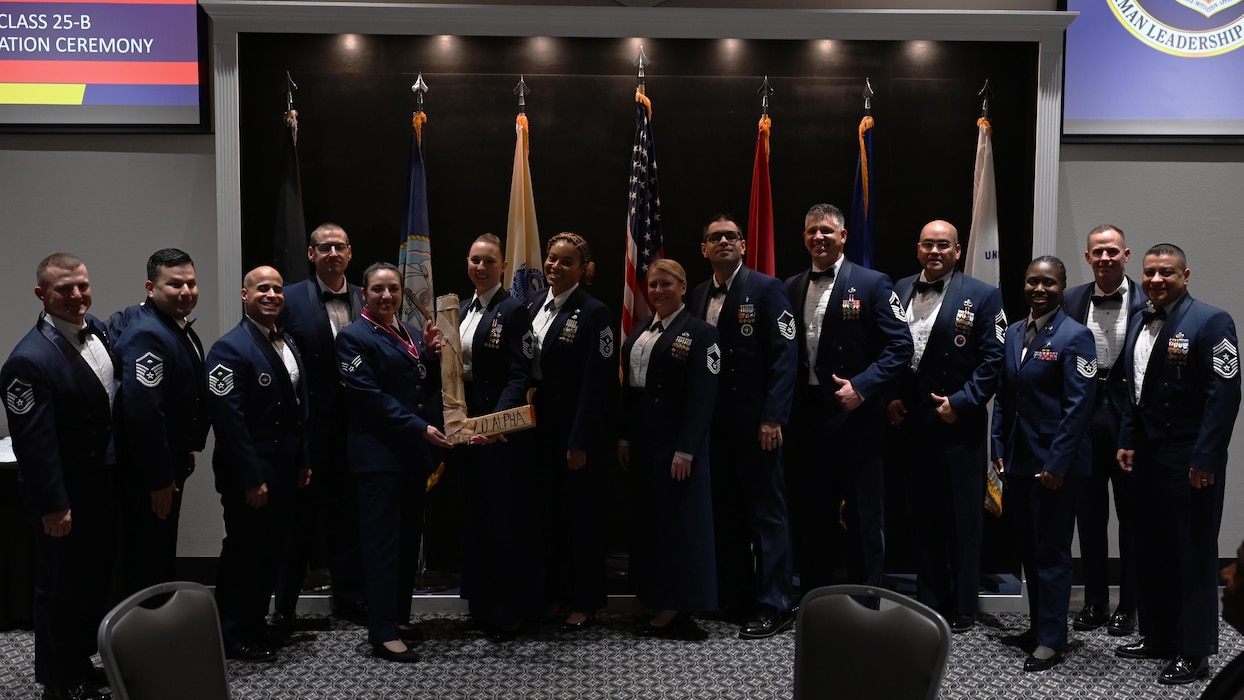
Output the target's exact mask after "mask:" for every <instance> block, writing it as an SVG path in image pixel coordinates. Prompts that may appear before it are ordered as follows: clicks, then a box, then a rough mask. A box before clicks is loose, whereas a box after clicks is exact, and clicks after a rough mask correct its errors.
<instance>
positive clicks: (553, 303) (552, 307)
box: [544, 299, 557, 311]
mask: <svg viewBox="0 0 1244 700" xmlns="http://www.w3.org/2000/svg"><path fill="white" fill-rule="evenodd" d="M544 310H545V311H556V310H557V300H556V299H549V303H547V304H545V305H544Z"/></svg>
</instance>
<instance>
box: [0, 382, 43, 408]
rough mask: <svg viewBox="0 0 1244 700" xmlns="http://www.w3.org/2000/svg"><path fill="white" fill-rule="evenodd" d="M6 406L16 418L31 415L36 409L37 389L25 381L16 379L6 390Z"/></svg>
mask: <svg viewBox="0 0 1244 700" xmlns="http://www.w3.org/2000/svg"><path fill="white" fill-rule="evenodd" d="M4 405H5V406H7V407H8V409H9V412H10V413H12V414H13V415H15V416H22V415H25V414H27V413H30V409H32V408H34V407H35V388H34V387H33V386H31V385H30V382H28V381H26V380H24V379H17V378H14V379H13V381H11V382H9V385H8V386H7V387H5V389H4Z"/></svg>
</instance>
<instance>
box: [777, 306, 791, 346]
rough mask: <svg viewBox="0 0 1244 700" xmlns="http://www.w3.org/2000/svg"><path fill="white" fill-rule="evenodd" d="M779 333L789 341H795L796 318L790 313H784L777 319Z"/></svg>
mask: <svg viewBox="0 0 1244 700" xmlns="http://www.w3.org/2000/svg"><path fill="white" fill-rule="evenodd" d="M777 327H778V332H779V333H781V334H782V337H783V338H785V339H787V340H794V339H795V316H794V314H792V313H791V312H789V311H783V312H782V314H781V315H780V316H778V318H777Z"/></svg>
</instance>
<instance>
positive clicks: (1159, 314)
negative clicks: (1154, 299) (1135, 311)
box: [1140, 309, 1166, 326]
mask: <svg viewBox="0 0 1244 700" xmlns="http://www.w3.org/2000/svg"><path fill="white" fill-rule="evenodd" d="M1140 318H1141V321H1143V322H1144V324H1145V325H1146V326H1147V325H1149V324H1150V323H1151V322H1153V321H1165V320H1166V309H1152V310H1151V309H1145V310H1144V311H1141V312H1140Z"/></svg>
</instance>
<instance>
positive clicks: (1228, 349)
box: [1213, 338, 1240, 379]
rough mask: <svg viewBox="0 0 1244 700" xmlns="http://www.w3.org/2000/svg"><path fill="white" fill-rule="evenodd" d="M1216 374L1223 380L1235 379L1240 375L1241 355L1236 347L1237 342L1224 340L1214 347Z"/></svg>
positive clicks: (1228, 339)
mask: <svg viewBox="0 0 1244 700" xmlns="http://www.w3.org/2000/svg"><path fill="white" fill-rule="evenodd" d="M1213 357H1214V374H1217V375H1218V376H1220V377H1222V378H1223V379H1235V377H1236V375H1237V374H1239V373H1240V354H1239V350H1238V349H1236V347H1235V342H1234V341H1232V340H1231V339H1230V338H1223V339H1222V340H1220V341H1218V344H1217V345H1215V346H1214V351H1213Z"/></svg>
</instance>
